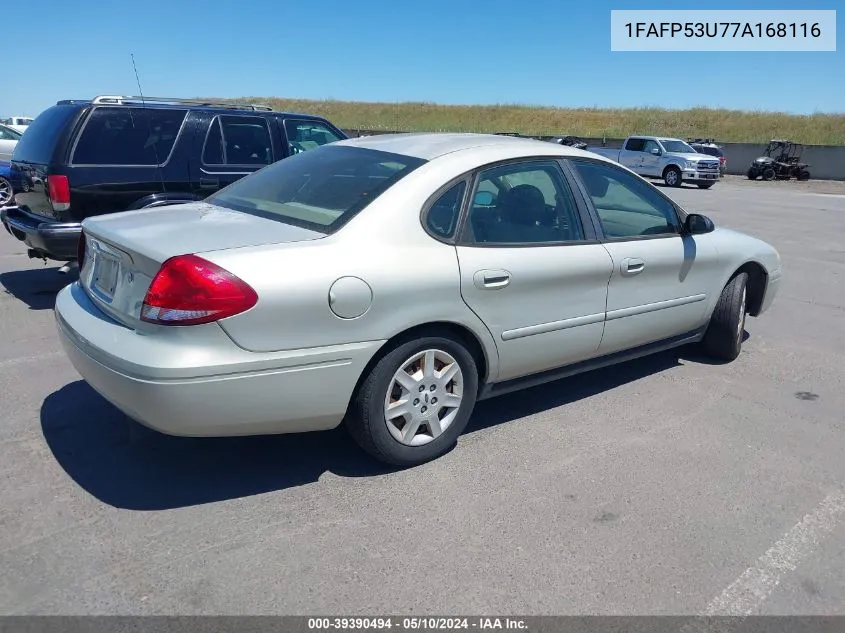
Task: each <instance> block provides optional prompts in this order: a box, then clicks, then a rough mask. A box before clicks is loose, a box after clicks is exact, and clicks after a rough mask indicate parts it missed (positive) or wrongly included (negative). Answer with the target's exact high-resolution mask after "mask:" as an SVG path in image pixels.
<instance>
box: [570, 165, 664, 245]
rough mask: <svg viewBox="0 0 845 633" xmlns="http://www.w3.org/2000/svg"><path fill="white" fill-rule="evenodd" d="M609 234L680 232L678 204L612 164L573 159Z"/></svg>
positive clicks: (632, 235) (634, 235) (608, 235)
mask: <svg viewBox="0 0 845 633" xmlns="http://www.w3.org/2000/svg"><path fill="white" fill-rule="evenodd" d="M572 164H573V165H574V166H575V169H576V170H577V172H578V175H579V176H580V177H581V180H582V182H583V183H584V186H585V187H586V189H587V193H588V195H589V196H590V199H591V200H592V202H593V206H594V207H595V209H596V213H597V214H598V216H599V220H600V221H601V225H602V229H603V230H604V233H605V235H607V237H612V238H630V237H640V236H645V235H677V234H678V233H679V232H680V221H679V219H678V214H677V212H676V211H675V207H674V206H673V205H672V204H671V203H670V202H669V201H668V200H666V199H665V198H664V197H663V196H661V195H660V194H659V193H658V192H657V191H655V190H654V188H653V187H652V186H651V185H649V184H648V183H647V182H645V181H644V180H642V179H641V178H638V177H637V176H634V175H633V174H630V173H628V172H626V171H623V170H622V169H619V168H617V167H614V166H612V165H604V164H601V163H599V162H596V161H587V160H575V159H573V160H572Z"/></svg>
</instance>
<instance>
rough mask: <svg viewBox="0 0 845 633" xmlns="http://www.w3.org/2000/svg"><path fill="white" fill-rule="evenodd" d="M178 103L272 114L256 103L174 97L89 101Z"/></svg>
mask: <svg viewBox="0 0 845 633" xmlns="http://www.w3.org/2000/svg"><path fill="white" fill-rule="evenodd" d="M147 102H149V103H178V104H181V105H196V106H206V107H213V108H230V109H232V110H265V111H269V112H272V111H273V108H272V107H270V106H268V105H263V104H257V103H229V102H225V101H210V100H206V99H178V98H176V97H136V96H122V95H99V96H97V97H94V98H93V99H91V103H108V104H125V103H147Z"/></svg>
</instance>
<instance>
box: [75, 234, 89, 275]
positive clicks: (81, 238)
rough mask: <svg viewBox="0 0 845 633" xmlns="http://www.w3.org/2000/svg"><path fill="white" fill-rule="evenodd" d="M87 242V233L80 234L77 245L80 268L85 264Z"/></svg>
mask: <svg viewBox="0 0 845 633" xmlns="http://www.w3.org/2000/svg"><path fill="white" fill-rule="evenodd" d="M87 246H88V245H87V244H86V242H85V233H80V234H79V243H78V244H77V245H76V263H77V265H78V266H79V269H80V270H82V267H83V266H84V265H85V253H86V251H87Z"/></svg>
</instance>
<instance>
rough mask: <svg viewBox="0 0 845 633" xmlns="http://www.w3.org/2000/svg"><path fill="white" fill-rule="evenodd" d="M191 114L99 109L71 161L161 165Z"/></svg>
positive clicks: (79, 141) (147, 110)
mask: <svg viewBox="0 0 845 633" xmlns="http://www.w3.org/2000/svg"><path fill="white" fill-rule="evenodd" d="M187 114H188V111H187V110H170V109H168V110H165V109H153V108H107V107H100V108H95V109H94V111H93V112H92V113H91V115H90V116H89V118H88V121H87V122H86V123H85V126H84V127H83V129H82V134H81V135H80V137H79V139H78V140H77V142H76V148H75V149H74V151H73V157H72V159H71V163H72V164H74V165H132V166H135V165H161V164H163V163H165V162H167V159H168V158H169V157H170V152H171V151H172V150H173V145H174V144H175V143H176V137H177V136H178V135H179V130H180V129H181V128H182V122H183V121H184V120H185V117H186V116H187ZM28 133H29V131H28V130H27V134H28Z"/></svg>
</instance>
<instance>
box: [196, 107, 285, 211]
mask: <svg viewBox="0 0 845 633" xmlns="http://www.w3.org/2000/svg"><path fill="white" fill-rule="evenodd" d="M202 121H203V123H202V124H201V125H200V128H199V129H200V130H203V129H204V133H202V132H200V133H198V134H197V135H196V139H195V142H194V152H193V156H192V158H191V187H192V190H193V193H194V194H195V195H196V196H197V197H199V198H205V197H206V196H209V195H211V194H212V193H214V192H215V191H218V190H219V189H222V188H223V187H226V186H227V185H230V184H232V183H233V182H235V181H236V180H239V179H241V178H243V177H244V176H247V175H249V174H251V173H253V172H255V171H258V170H259V169H261V168H262V167H266V166H267V165H270V164H271V163H274V162H276V161H277V160H279V159H281V158H283V157H284V152H283V149H282V147H281V146H280V144H279V141H278V135H277V134H276V131H275V130H272V129H271V123H272V121H271V120H270V119H269V117H265V116H260V115H251V114H240V113H237V114H234V113H233V114H210V115H206V116H205V117H204V118H203V119H202Z"/></svg>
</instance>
